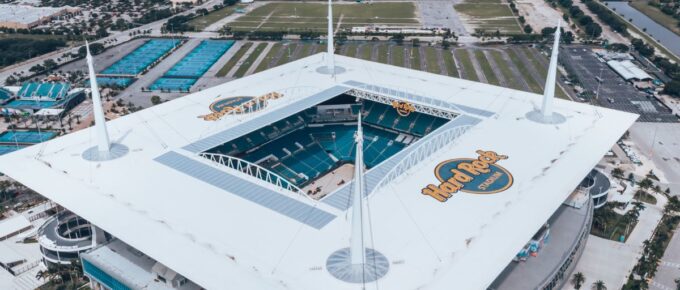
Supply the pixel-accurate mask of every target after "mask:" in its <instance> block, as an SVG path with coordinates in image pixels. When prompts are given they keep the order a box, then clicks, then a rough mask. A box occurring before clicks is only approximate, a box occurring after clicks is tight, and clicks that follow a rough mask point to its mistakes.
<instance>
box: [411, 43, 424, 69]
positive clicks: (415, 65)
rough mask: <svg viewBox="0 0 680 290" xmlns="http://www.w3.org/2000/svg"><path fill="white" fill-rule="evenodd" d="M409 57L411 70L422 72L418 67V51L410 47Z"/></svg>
mask: <svg viewBox="0 0 680 290" xmlns="http://www.w3.org/2000/svg"><path fill="white" fill-rule="evenodd" d="M409 57H410V58H411V68H412V69H417V70H422V68H421V67H420V51H419V49H418V48H417V47H411V52H410V53H409Z"/></svg>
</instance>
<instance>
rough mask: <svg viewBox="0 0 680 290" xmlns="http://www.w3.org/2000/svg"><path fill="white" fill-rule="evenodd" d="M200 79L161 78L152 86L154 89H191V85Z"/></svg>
mask: <svg viewBox="0 0 680 290" xmlns="http://www.w3.org/2000/svg"><path fill="white" fill-rule="evenodd" d="M197 80H198V79H185V78H159V79H157V80H156V81H155V82H154V83H153V84H152V85H151V87H149V88H150V89H151V90H152V91H156V90H160V91H164V90H169V91H189V89H190V88H191V86H193V85H194V83H196V81H197Z"/></svg>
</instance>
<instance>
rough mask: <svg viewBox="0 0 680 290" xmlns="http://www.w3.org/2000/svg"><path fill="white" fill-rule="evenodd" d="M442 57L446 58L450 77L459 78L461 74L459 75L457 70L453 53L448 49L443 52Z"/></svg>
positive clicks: (445, 61) (445, 62)
mask: <svg viewBox="0 0 680 290" xmlns="http://www.w3.org/2000/svg"><path fill="white" fill-rule="evenodd" d="M442 56H443V57H444V64H445V65H446V70H447V71H448V73H449V76H452V77H457V78H459V77H460V74H459V73H458V68H456V61H455V60H453V53H452V52H451V51H450V50H448V49H447V50H444V51H442Z"/></svg>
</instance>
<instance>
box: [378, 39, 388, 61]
mask: <svg viewBox="0 0 680 290" xmlns="http://www.w3.org/2000/svg"><path fill="white" fill-rule="evenodd" d="M388 57H389V55H387V44H384V43H381V44H380V45H378V62H379V63H387V62H388V61H387V58H388Z"/></svg>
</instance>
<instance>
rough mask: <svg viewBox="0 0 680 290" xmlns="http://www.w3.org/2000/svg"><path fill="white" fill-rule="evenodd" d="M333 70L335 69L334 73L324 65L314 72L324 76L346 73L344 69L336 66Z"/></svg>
mask: <svg viewBox="0 0 680 290" xmlns="http://www.w3.org/2000/svg"><path fill="white" fill-rule="evenodd" d="M334 68H335V72H334V71H333V70H331V69H330V68H328V66H325V65H324V66H320V67H317V68H316V72H318V73H320V74H324V75H330V74H336V75H339V74H341V73H344V72H346V71H347V70H346V69H345V68H344V67H341V66H337V65H336V66H335V67H334Z"/></svg>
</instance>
